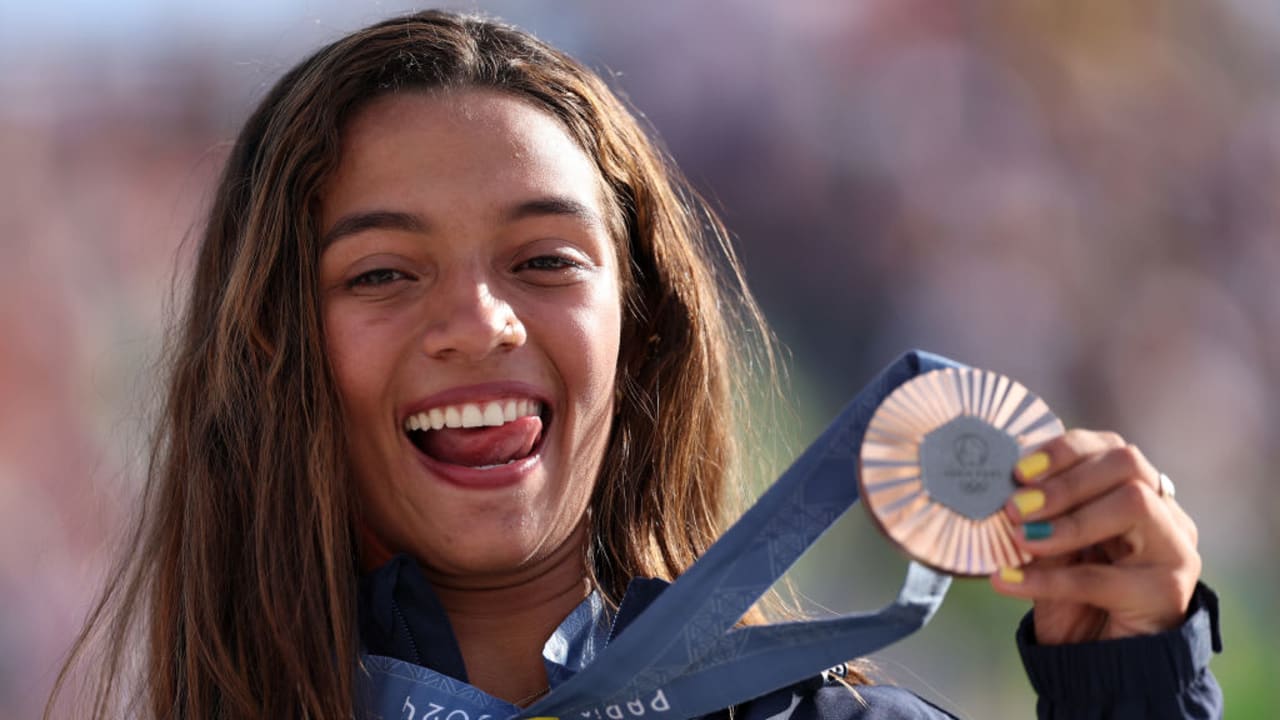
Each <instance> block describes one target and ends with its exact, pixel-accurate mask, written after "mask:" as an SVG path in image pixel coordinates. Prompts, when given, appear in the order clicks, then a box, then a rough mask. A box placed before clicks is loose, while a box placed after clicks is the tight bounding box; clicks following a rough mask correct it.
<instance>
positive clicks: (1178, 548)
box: [991, 430, 1200, 645]
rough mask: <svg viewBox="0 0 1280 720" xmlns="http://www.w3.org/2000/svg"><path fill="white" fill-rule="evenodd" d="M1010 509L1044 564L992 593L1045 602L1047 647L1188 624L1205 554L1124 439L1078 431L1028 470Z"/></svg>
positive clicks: (1040, 618)
mask: <svg viewBox="0 0 1280 720" xmlns="http://www.w3.org/2000/svg"><path fill="white" fill-rule="evenodd" d="M1015 476H1016V478H1017V480H1018V482H1019V483H1020V484H1021V485H1022V487H1020V488H1019V489H1018V491H1017V492H1015V493H1014V495H1013V497H1012V498H1010V500H1009V502H1008V503H1007V505H1006V507H1005V511H1006V512H1007V513H1008V514H1009V516H1010V517H1011V518H1013V520H1014V527H1015V529H1017V531H1018V534H1017V542H1018V545H1019V547H1021V548H1023V549H1024V550H1026V551H1027V552H1029V553H1030V554H1031V555H1033V556H1034V558H1035V559H1034V560H1033V561H1032V562H1031V563H1029V564H1028V565H1026V566H1025V567H1023V568H1020V569H1017V570H1009V569H1006V570H1002V571H1001V572H1000V573H997V574H996V575H994V576H993V577H992V581H991V582H992V585H993V586H994V587H995V589H996V590H997V591H998V592H1001V593H1003V594H1006V595H1012V596H1016V597H1022V598H1027V599H1030V600H1034V601H1035V610H1034V618H1035V628H1036V640H1037V641H1038V642H1039V643H1041V644H1045V645H1056V644H1062V643H1075V642H1088V641H1091V640H1107V639H1112V638H1121V637H1128V636H1133V635H1145V634H1151V633H1157V632H1161V631H1164V630H1168V629H1170V628H1173V627H1176V626H1178V625H1180V624H1181V623H1182V621H1183V618H1184V615H1185V613H1186V610H1187V606H1188V604H1189V603H1190V601H1191V595H1192V593H1193V592H1194V591H1195V587H1196V581H1197V580H1198V579H1199V577H1200V553H1199V552H1198V551H1197V550H1196V542H1197V531H1196V526H1195V523H1194V522H1192V520H1191V518H1190V517H1189V516H1188V515H1187V514H1186V513H1185V512H1184V511H1183V510H1182V508H1181V507H1179V505H1178V503H1177V502H1176V501H1175V500H1174V499H1173V497H1172V496H1171V495H1168V494H1165V493H1163V492H1162V490H1161V482H1160V474H1159V473H1158V472H1157V471H1156V469H1155V468H1154V467H1152V465H1151V463H1150V462H1148V461H1147V459H1146V458H1145V457H1144V456H1143V455H1142V452H1141V451H1139V450H1138V448H1136V447H1134V446H1133V445H1129V444H1127V443H1126V442H1125V441H1124V439H1123V438H1121V437H1120V436H1119V435H1116V434H1115V433H1106V432H1094V431H1089V430H1071V431H1068V432H1067V433H1065V434H1064V435H1062V436H1060V437H1058V438H1056V439H1054V440H1051V441H1049V442H1048V443H1045V444H1044V445H1043V446H1041V447H1040V448H1039V449H1037V450H1036V451H1035V452H1033V453H1031V454H1029V455H1027V456H1026V457H1024V458H1023V459H1022V460H1021V461H1020V462H1019V463H1018V469H1017V471H1016V472H1015Z"/></svg>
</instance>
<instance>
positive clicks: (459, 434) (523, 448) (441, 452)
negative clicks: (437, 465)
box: [414, 417, 542, 467]
mask: <svg viewBox="0 0 1280 720" xmlns="http://www.w3.org/2000/svg"><path fill="white" fill-rule="evenodd" d="M414 434H415V435H417V434H418V433H414ZM422 435H424V436H425V437H423V438H422V440H421V441H420V442H419V443H418V447H419V448H421V449H422V451H423V452H425V453H426V454H428V455H430V456H431V457H433V458H435V459H436V460H439V461H440V462H445V463H449V464H451V465H464V466H466V467H484V466H487V465H502V464H504V463H507V462H510V461H512V460H519V459H520V458H523V457H526V456H527V455H528V454H529V453H530V452H533V446H534V445H535V444H537V442H538V437H539V436H541V435H542V420H541V419H540V418H537V417H522V418H517V419H515V420H513V421H511V422H508V423H505V424H503V425H499V426H498V427H478V428H442V429H440V430H431V431H428V432H425V433H422Z"/></svg>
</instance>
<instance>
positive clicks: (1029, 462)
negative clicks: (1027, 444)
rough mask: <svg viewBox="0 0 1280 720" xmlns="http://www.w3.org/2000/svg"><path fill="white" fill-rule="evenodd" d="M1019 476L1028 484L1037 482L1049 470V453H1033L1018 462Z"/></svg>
mask: <svg viewBox="0 0 1280 720" xmlns="http://www.w3.org/2000/svg"><path fill="white" fill-rule="evenodd" d="M1017 469H1018V475H1019V476H1020V477H1021V478H1022V479H1023V480H1024V481H1027V482H1030V481H1032V480H1035V479H1036V478H1037V477H1039V476H1040V475H1041V474H1043V473H1044V471H1045V470H1048V469H1049V453H1047V452H1044V451H1043V450H1042V451H1039V452H1033V453H1031V454H1030V455H1028V456H1026V457H1024V458H1022V459H1021V460H1019V461H1018V468H1017Z"/></svg>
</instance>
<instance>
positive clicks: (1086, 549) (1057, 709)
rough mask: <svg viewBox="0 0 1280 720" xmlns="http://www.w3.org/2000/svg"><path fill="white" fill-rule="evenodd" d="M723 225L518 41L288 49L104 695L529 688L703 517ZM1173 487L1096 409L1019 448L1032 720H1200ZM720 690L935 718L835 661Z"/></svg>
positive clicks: (735, 303) (424, 27)
mask: <svg viewBox="0 0 1280 720" xmlns="http://www.w3.org/2000/svg"><path fill="white" fill-rule="evenodd" d="M724 237H725V236H724V233H723V232H722V230H721V228H720V226H719V224H718V222H717V221H716V220H715V218H714V217H713V216H712V215H711V214H710V213H709V212H708V211H707V210H706V209H705V207H704V206H703V205H702V204H701V203H700V202H699V201H698V200H697V199H696V197H695V196H694V194H693V193H692V192H690V191H689V190H688V188H687V187H686V186H685V185H684V184H683V183H682V182H681V181H680V180H679V178H678V177H677V175H676V173H675V171H674V170H673V169H672V168H671V166H669V165H668V164H667V163H666V162H665V160H664V159H663V158H662V157H661V156H660V155H659V153H658V152H657V151H656V150H655V149H654V147H653V145H652V144H651V143H650V141H649V140H648V139H647V138H646V137H645V135H644V133H643V132H642V131H641V130H640V129H639V128H638V126H637V124H636V122H635V120H634V119H633V118H632V117H631V115H630V114H629V113H628V112H627V111H626V110H625V109H624V108H623V106H622V105H621V103H620V102H619V101H618V100H617V99H616V98H615V97H614V95H613V94H612V93H611V92H610V91H609V90H608V89H607V87H606V86H605V85H604V83H603V82H602V81H601V80H600V79H599V78H597V77H596V76H595V75H593V74H592V73H591V72H589V71H588V70H586V69H584V68H583V67H582V66H580V65H579V64H577V63H576V62H575V61H573V60H571V59H570V58H568V57H566V56H565V55H564V54H562V53H560V52H558V51H556V50H554V49H552V48H550V47H547V46H546V45H544V44H542V43H540V42H539V41H537V40H535V39H534V38H532V37H530V36H529V35H527V34H525V33H522V32H520V31H518V30H515V29H513V28H510V27H506V26H503V25H499V24H495V23H491V22H487V21H482V20H478V19H473V18H464V17H458V16H454V15H450V14H445V13H436V12H428V13H422V14H418V15H413V16H408V17H404V18H398V19H393V20H389V21H386V22H383V23H380V24H378V25H375V26H373V27H370V28H367V29H365V30H361V31H359V32H356V33H354V34H352V35H350V36H348V37H346V38H343V39H341V40H339V41H337V42H335V43H333V44H332V45H330V46H328V47H325V48H323V49H322V50H320V51H319V52H318V53H316V54H315V55H313V56H312V57H310V58H308V59H307V60H305V61H303V62H302V63H301V64H300V65H299V66H298V67H296V68H294V69H293V70H292V71H290V72H289V73H288V74H287V75H285V76H284V77H283V78H282V79H281V80H280V81H279V83H278V84H277V85H276V86H275V88H274V89H273V90H272V91H271V92H270V93H269V94H268V96H267V97H266V98H265V99H264V100H263V102H262V103H261V106H260V107H259V108H258V109H257V111H256V112H254V113H253V115H252V116H251V117H250V118H249V120H248V122H247V123H246V125H245V127H244V129H243V131H242V132H241V134H240V137H239V138H238V140H237V142H236V144H235V148H234V150H233V152H232V154H231V157H230V158H229V160H228V162H227V167H226V169H225V172H224V173H223V176H222V179H221V182H220V184H219V187H218V190H217V195H216V200H215V202H214V204H213V207H212V210H211V213H210V217H209V221H208V224H207V227H206V229H205V232H204V237H203V242H202V244H201V248H200V253H199V259H198V265H197V268H196V272H195V276H194V283H193V287H192V288H191V293H190V298H189V301H188V304H187V307H186V313H185V315H184V318H183V322H182V325H181V328H180V332H179V335H178V336H177V338H176V341H175V345H174V354H173V358H172V375H171V378H170V381H169V385H168V392H167V396H166V397H167V405H166V407H165V414H164V417H163V421H162V423H161V426H160V433H159V436H158V440H157V442H156V445H155V449H154V455H153V462H152V467H151V474H150V478H149V482H148V484H147V486H146V492H145V509H144V511H143V515H142V519H141V523H140V526H139V530H138V535H137V538H136V545H135V548H134V551H133V553H132V554H131V555H130V556H129V558H128V559H127V561H126V565H125V567H124V568H123V572H122V574H121V576H120V578H121V579H119V580H118V581H116V582H115V583H113V584H112V585H111V586H110V587H109V588H108V589H107V591H106V593H105V595H104V598H103V600H102V603H101V604H100V605H99V606H98V609H97V611H96V612H95V613H94V614H93V615H92V616H91V617H90V619H89V621H88V625H87V629H86V632H85V635H84V636H83V637H82V638H81V641H80V645H79V650H78V653H77V655H83V654H84V648H85V647H86V646H87V645H88V644H91V643H93V642H94V641H95V638H98V636H99V635H102V636H103V637H101V638H99V639H100V640H101V641H102V642H103V643H104V644H105V656H104V662H103V663H102V664H101V666H100V667H101V673H100V682H99V683H98V685H97V686H95V688H94V690H93V695H92V697H94V698H95V700H96V704H95V707H94V708H93V710H94V712H93V713H91V714H92V715H93V716H95V717H108V716H110V717H115V716H116V714H117V713H119V712H120V711H121V708H122V706H123V709H124V712H126V713H127V714H129V716H138V715H140V716H146V717H157V718H161V717H163V718H169V717H183V718H215V717H217V718H241V717H244V718H250V717H272V718H275V717H311V718H338V717H349V716H351V715H352V714H353V713H354V714H356V715H357V716H359V715H361V714H363V712H364V709H363V708H362V707H360V704H359V702H358V699H357V697H358V694H359V693H358V692H357V688H358V686H359V683H360V677H361V672H362V671H361V666H360V663H359V658H360V655H361V652H362V651H367V652H371V653H375V654H381V655H391V656H393V657H398V658H399V659H401V660H404V661H406V662H411V663H414V664H417V665H422V666H426V667H430V668H432V669H434V670H437V671H439V672H441V673H444V674H446V675H452V676H453V677H455V678H457V679H461V680H465V681H467V682H469V683H470V684H472V685H474V686H475V687H477V688H479V689H481V690H483V691H485V692H487V693H489V694H491V695H494V696H497V697H499V698H502V699H504V700H506V701H508V702H511V703H514V704H517V705H527V704H529V703H531V702H533V701H535V700H536V699H537V698H539V697H541V696H542V695H544V694H546V693H547V692H548V691H549V690H550V686H551V685H552V684H553V682H555V678H551V677H549V675H548V671H547V666H546V664H545V663H544V659H543V651H544V643H546V641H547V639H548V638H549V637H550V636H552V635H553V633H555V632H556V631H557V628H558V627H559V626H560V625H561V623H562V621H564V620H565V618H566V617H567V616H569V615H570V614H571V613H573V612H574V611H575V608H578V607H579V606H580V605H581V604H582V603H583V602H584V600H587V599H588V598H590V597H595V598H599V599H600V600H601V602H599V603H597V607H598V608H603V610H601V611H600V612H598V613H597V614H596V615H595V616H593V617H595V618H596V621H597V622H602V621H604V620H607V618H608V616H609V614H610V612H611V611H610V610H609V608H616V607H617V605H618V603H619V602H620V601H621V600H622V599H623V596H624V594H625V593H626V588H627V586H628V583H629V582H630V581H631V580H632V579H633V578H645V577H652V578H665V579H671V578H674V577H676V576H678V575H679V574H680V573H681V572H682V571H684V570H685V569H686V568H688V567H689V566H690V565H691V563H692V562H693V561H694V560H695V559H696V558H697V557H698V556H699V554H700V553H701V552H702V551H703V550H705V549H706V548H707V547H708V546H709V545H710V544H711V542H712V541H713V540H714V539H715V537H716V536H717V534H718V531H719V529H720V528H719V525H718V522H717V518H718V515H719V512H720V510H721V506H722V502H723V498H724V497H725V495H726V484H727V483H729V482H731V481H732V474H731V473H732V469H733V467H734V462H735V452H734V447H733V440H732V439H733V436H734V433H733V427H734V426H733V421H734V417H733V414H732V408H733V402H734V400H733V398H734V397H735V389H734V378H735V377H737V376H738V374H737V372H736V370H738V369H739V368H738V366H737V365H735V362H736V360H737V359H738V358H736V357H735V356H734V355H733V352H734V351H735V349H736V348H739V347H741V346H742V342H741V339H742V337H746V336H748V335H749V336H751V337H755V338H761V337H766V336H767V335H766V333H764V332H762V329H763V328H762V326H761V324H760V318H759V314H758V312H757V311H756V310H755V306H754V304H753V303H752V301H751V300H750V296H749V295H748V294H747V292H746V290H745V288H744V287H743V286H742V283H741V278H740V276H739V274H738V271H737V266H736V264H735V263H734V261H733V254H732V252H731V251H730V250H729V248H728V246H727V245H726V244H725V240H724ZM717 267H719V268H722V270H721V271H720V272H719V273H718V271H717V269H716V268H717ZM732 308H740V309H741V312H740V313H738V314H737V315H736V316H730V314H729V313H730V310H731V309H732ZM743 324H745V325H746V326H748V327H749V329H750V330H751V332H750V333H735V332H734V328H735V327H739V326H740V325H743ZM739 329H740V328H739ZM765 357H768V352H767V349H766V351H765ZM1157 478H1158V474H1157V473H1156V472H1155V470H1154V469H1153V468H1152V466H1151V464H1150V463H1148V462H1147V461H1146V460H1145V459H1144V458H1143V457H1142V455H1141V453H1139V452H1138V451H1137V450H1136V449H1134V448H1133V447H1132V446H1129V445H1127V444H1126V443H1125V442H1124V441H1123V440H1122V439H1120V438H1119V437H1117V436H1115V435H1113V434H1108V433H1098V432H1088V431H1072V432H1069V433H1067V434H1066V435H1064V436H1063V437H1061V438H1060V439H1058V440H1056V441H1053V442H1051V443H1050V444H1049V445H1047V446H1045V447H1044V448H1043V449H1042V451H1041V452H1038V453H1036V454H1035V455H1032V456H1029V457H1028V458H1026V459H1024V462H1023V463H1022V464H1020V469H1019V479H1020V480H1021V481H1022V482H1025V483H1027V484H1028V485H1029V486H1031V487H1029V488H1028V490H1027V491H1025V492H1024V493H1021V494H1019V496H1018V497H1017V502H1016V503H1015V502H1011V504H1010V507H1009V511H1010V512H1011V513H1012V514H1014V516H1015V517H1016V519H1017V520H1018V521H1019V522H1022V521H1039V522H1042V523H1044V522H1049V523H1051V526H1050V527H1051V528H1052V532H1051V533H1049V535H1048V537H1047V538H1044V539H1041V540H1036V541H1025V542H1024V545H1025V547H1026V548H1027V549H1028V550H1029V551H1030V552H1031V553H1033V554H1034V555H1035V556H1036V557H1037V560H1036V561H1035V562H1034V563H1032V564H1031V565H1029V566H1028V567H1026V568H1024V569H1023V570H1020V571H1019V570H1010V571H1007V572H1003V573H1001V574H1000V575H999V576H998V577H996V578H993V580H992V582H993V584H994V587H995V589H996V590H997V591H999V592H1002V593H1006V594H1009V595H1014V596H1018V597H1025V598H1029V599H1032V600H1034V601H1035V608H1034V612H1033V614H1032V615H1031V616H1030V618H1029V620H1028V621H1027V622H1026V623H1024V627H1023V630H1022V634H1021V641H1022V643H1023V645H1024V647H1023V651H1024V657H1026V659H1027V662H1028V669H1029V671H1030V673H1031V675H1032V682H1033V684H1034V685H1035V687H1036V689H1037V690H1038V691H1039V692H1040V694H1041V702H1040V712H1041V713H1042V715H1044V716H1053V717H1059V716H1071V715H1081V716H1086V715H1087V716H1091V717H1111V716H1115V717H1120V716H1124V717H1135V716H1141V715H1150V716H1153V717H1155V716H1160V717H1169V716H1172V715H1171V714H1170V713H1171V712H1176V713H1177V714H1185V715H1186V716H1188V717H1203V716H1208V715H1212V714H1215V713H1217V712H1219V706H1220V701H1221V698H1220V693H1219V692H1218V690H1217V685H1216V683H1215V682H1214V680H1213V678H1212V676H1211V675H1210V674H1209V672H1208V670H1207V668H1206V662H1207V658H1206V657H1205V655H1206V652H1204V646H1205V644H1206V643H1209V642H1210V640H1209V638H1210V635H1211V634H1212V633H1211V628H1210V626H1211V625H1213V622H1211V621H1216V618H1214V617H1213V612H1214V605H1213V598H1212V594H1211V593H1209V592H1208V591H1207V590H1205V589H1203V588H1201V587H1200V586H1198V585H1197V579H1198V576H1199V571H1200V567H1199V562H1200V561H1199V555H1198V554H1197V552H1196V531H1195V526H1194V524H1193V523H1192V521H1191V520H1190V519H1189V518H1188V517H1187V516H1186V514H1185V513H1184V512H1183V511H1182V510H1181V509H1180V508H1179V507H1178V505H1177V504H1176V502H1174V501H1173V500H1172V498H1170V497H1168V496H1167V494H1166V493H1164V492H1163V491H1162V490H1161V486H1160V482H1159V481H1158V479H1157ZM1039 527H1041V528H1043V527H1044V526H1039ZM1039 534H1044V533H1039ZM379 588H383V589H384V590H385V592H382V591H380V590H379ZM387 597H394V598H395V600H396V603H397V604H396V608H395V609H396V613H397V616H396V622H395V623H394V624H393V626H388V625H387V624H386V623H381V622H380V621H379V620H378V616H379V613H381V612H383V610H385V608H384V607H383V605H384V604H385V602H386V598H387ZM748 621H751V619H750V618H749V619H748ZM1214 640H1215V642H1216V637H1215V638H1214ZM135 648H136V649H137V650H139V651H140V653H141V654H140V655H138V656H136V657H138V659H139V664H138V665H137V667H136V668H134V667H133V665H132V663H133V658H134V657H135V656H134V655H132V654H131V653H132V651H133V650H134V649H135ZM132 670H136V673H131V672H129V671H132ZM848 681H850V682H863V681H864V678H862V677H861V676H860V675H859V674H858V673H856V672H854V673H852V674H851V675H850V676H849V677H848ZM779 704H780V705H779ZM726 711H728V709H726ZM736 712H737V713H738V716H740V717H771V716H778V717H794V718H802V717H822V718H833V717H866V718H873V717H890V716H892V717H898V716H912V717H915V716H922V717H933V716H942V715H944V713H943V712H942V711H940V710H938V709H936V708H933V707H932V706H930V705H928V704H926V703H925V702H924V701H922V700H920V699H918V698H916V697H915V696H913V695H911V694H910V693H908V692H906V691H903V690H899V689H896V688H891V687H882V686H872V685H868V686H864V687H860V688H859V689H858V693H857V694H856V695H855V694H853V693H851V692H849V690H848V689H847V688H845V687H843V686H842V685H841V684H839V683H837V682H836V681H834V680H831V681H824V680H823V679H822V677H818V678H816V679H815V680H814V681H813V682H810V683H805V684H802V685H800V686H794V687H792V688H789V689H787V691H786V692H779V693H772V694H768V695H766V696H765V697H763V698H761V699H759V700H756V701H753V702H751V703H748V704H747V705H745V706H742V707H740V708H738V709H737V711H736ZM788 713H789V714H788ZM913 713H914V714H913ZM1090 713H1092V714H1090Z"/></svg>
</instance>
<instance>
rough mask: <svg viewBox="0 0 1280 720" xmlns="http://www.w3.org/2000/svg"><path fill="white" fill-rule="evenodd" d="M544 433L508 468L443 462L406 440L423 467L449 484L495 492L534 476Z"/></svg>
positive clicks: (539, 461) (540, 459)
mask: <svg viewBox="0 0 1280 720" xmlns="http://www.w3.org/2000/svg"><path fill="white" fill-rule="evenodd" d="M543 432H544V435H543V437H541V438H538V442H537V444H536V445H534V447H533V452H531V453H529V454H528V455H526V456H524V457H522V458H520V459H519V460H513V461H511V462H509V463H507V464H505V465H495V466H493V467H487V468H474V467H467V466H466V465H454V464H452V463H446V462H440V461H439V460H437V459H435V458H433V457H431V456H430V455H427V454H426V453H424V452H422V451H421V450H419V449H418V448H417V446H416V445H414V444H413V443H412V442H409V440H408V438H405V439H404V442H405V443H406V444H407V445H408V446H409V449H410V450H412V451H413V453H414V454H415V455H417V456H418V462H420V463H422V465H423V467H425V468H426V469H427V470H428V471H429V472H430V473H431V474H432V475H435V476H436V477H438V478H440V479H441V480H444V481H445V482H446V483H448V484H450V485H453V486H455V487H460V488H465V489H468V490H492V489H497V488H504V487H510V486H512V485H518V484H520V482H521V481H523V480H524V479H525V478H527V477H529V475H531V474H532V473H533V471H534V469H535V468H537V466H538V464H539V463H541V462H542V443H543V441H544V440H545V439H546V435H545V432H546V431H545V428H544V430H543Z"/></svg>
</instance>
